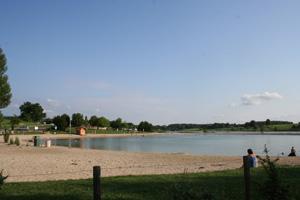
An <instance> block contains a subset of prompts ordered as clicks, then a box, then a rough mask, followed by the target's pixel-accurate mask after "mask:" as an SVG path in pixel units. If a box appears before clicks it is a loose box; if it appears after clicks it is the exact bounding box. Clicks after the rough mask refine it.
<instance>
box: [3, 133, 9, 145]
mask: <svg viewBox="0 0 300 200" xmlns="http://www.w3.org/2000/svg"><path fill="white" fill-rule="evenodd" d="M3 140H4V142H5V143H8V140H9V134H8V133H4V135H3Z"/></svg>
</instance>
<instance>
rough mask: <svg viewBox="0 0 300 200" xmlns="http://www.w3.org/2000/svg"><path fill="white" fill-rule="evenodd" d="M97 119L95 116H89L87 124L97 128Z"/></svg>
mask: <svg viewBox="0 0 300 200" xmlns="http://www.w3.org/2000/svg"><path fill="white" fill-rule="evenodd" d="M98 120H99V119H98V117H97V116H95V115H93V116H91V118H90V120H89V124H90V125H91V126H94V127H95V126H97V127H98Z"/></svg>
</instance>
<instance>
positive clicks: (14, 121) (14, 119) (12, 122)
mask: <svg viewBox="0 0 300 200" xmlns="http://www.w3.org/2000/svg"><path fill="white" fill-rule="evenodd" d="M20 122H21V120H20V119H19V117H18V116H16V115H14V116H13V117H12V118H11V119H10V126H11V130H14V129H15V126H16V125H18V124H19V123H20Z"/></svg>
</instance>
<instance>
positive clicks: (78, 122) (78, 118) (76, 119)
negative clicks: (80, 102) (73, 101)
mask: <svg viewBox="0 0 300 200" xmlns="http://www.w3.org/2000/svg"><path fill="white" fill-rule="evenodd" d="M71 124H72V126H74V127H79V126H82V125H83V124H84V119H83V114H80V113H74V114H73V115H72V122H71Z"/></svg>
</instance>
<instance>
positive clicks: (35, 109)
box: [20, 101, 46, 122]
mask: <svg viewBox="0 0 300 200" xmlns="http://www.w3.org/2000/svg"><path fill="white" fill-rule="evenodd" d="M20 112H21V115H20V117H21V119H23V120H25V121H34V122H38V121H41V120H42V119H43V118H45V117H46V113H44V109H43V107H42V106H41V105H40V104H39V103H31V102H29V101H27V102H25V103H23V104H22V105H21V106H20Z"/></svg>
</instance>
